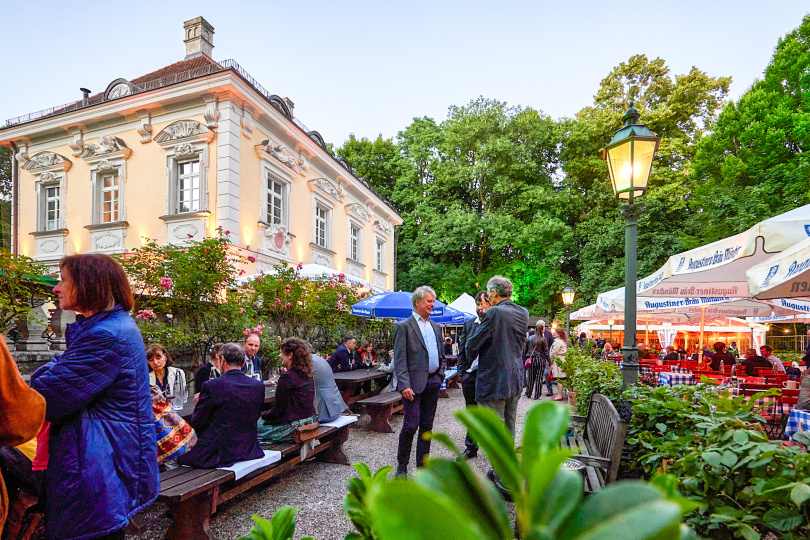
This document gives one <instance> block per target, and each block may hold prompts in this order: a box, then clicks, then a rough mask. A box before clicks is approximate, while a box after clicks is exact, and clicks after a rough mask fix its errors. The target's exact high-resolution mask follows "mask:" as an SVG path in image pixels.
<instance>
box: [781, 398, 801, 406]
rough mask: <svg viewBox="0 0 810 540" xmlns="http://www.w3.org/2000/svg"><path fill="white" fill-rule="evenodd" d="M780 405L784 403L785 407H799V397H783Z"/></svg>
mask: <svg viewBox="0 0 810 540" xmlns="http://www.w3.org/2000/svg"><path fill="white" fill-rule="evenodd" d="M779 403H784V404H785V405H798V404H799V396H781V397H780V398H779Z"/></svg>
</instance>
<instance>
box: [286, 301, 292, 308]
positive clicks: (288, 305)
mask: <svg viewBox="0 0 810 540" xmlns="http://www.w3.org/2000/svg"><path fill="white" fill-rule="evenodd" d="M291 305H292V304H290V303H289V302H287V303H286V304H284V307H285V308H288V307H290V306H291Z"/></svg>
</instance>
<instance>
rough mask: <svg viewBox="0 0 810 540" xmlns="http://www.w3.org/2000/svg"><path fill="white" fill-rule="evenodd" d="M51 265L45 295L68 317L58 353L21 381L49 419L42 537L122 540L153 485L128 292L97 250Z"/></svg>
mask: <svg viewBox="0 0 810 540" xmlns="http://www.w3.org/2000/svg"><path fill="white" fill-rule="evenodd" d="M59 267H60V270H61V276H62V280H61V281H60V282H59V284H58V285H57V286H56V287H54V293H56V294H58V295H59V305H60V306H61V308H62V309H70V310H73V311H75V312H77V314H78V315H77V317H76V322H75V323H73V324H71V325H69V326H68V328H67V331H66V332H65V339H66V341H67V350H66V351H65V352H64V354H62V355H57V356H55V357H54V358H53V360H51V361H50V362H49V363H48V364H46V365H45V366H43V367H42V368H40V369H39V370H37V371H36V372H35V373H34V375H33V376H32V377H31V387H32V388H34V389H36V390H37V391H38V392H39V393H40V394H42V395H43V396H44V397H45V401H46V403H47V410H46V413H45V418H46V420H49V421H50V422H51V432H50V443H49V452H50V459H49V461H48V470H47V474H46V489H47V494H48V495H47V509H46V512H47V529H48V537H49V538H51V539H53V540H57V539H58V540H62V539H84V538H97V539H99V538H100V539H107V538H110V539H123V538H124V527H126V525H127V523H128V522H129V519H130V518H131V517H132V516H133V515H134V514H136V513H138V512H140V511H141V510H142V509H144V508H146V507H147V506H148V505H149V504H151V503H152V502H153V501H154V500H155V499H156V498H157V495H158V491H159V485H160V480H159V476H158V464H157V447H156V445H155V423H154V422H155V419H154V416H153V414H152V404H151V399H150V394H149V374H148V372H147V364H146V354H145V352H144V346H143V339H142V338H141V333H140V331H139V330H138V327H137V326H136V325H135V321H134V320H133V318H132V317H131V316H130V315H129V314H128V312H129V311H130V310H132V307H133V304H134V300H133V297H132V290H131V289H130V286H129V281H128V280H127V276H126V274H125V273H124V269H123V268H122V267H121V265H120V264H118V263H117V262H116V261H115V260H114V259H112V258H111V257H109V256H107V255H71V256H69V257H65V258H64V259H62V261H61V262H60V263H59Z"/></svg>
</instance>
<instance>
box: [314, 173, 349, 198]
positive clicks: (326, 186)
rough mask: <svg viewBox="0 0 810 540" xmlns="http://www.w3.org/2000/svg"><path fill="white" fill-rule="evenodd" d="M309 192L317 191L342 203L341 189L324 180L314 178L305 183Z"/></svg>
mask: <svg viewBox="0 0 810 540" xmlns="http://www.w3.org/2000/svg"><path fill="white" fill-rule="evenodd" d="M307 184H308V185H309V189H310V190H311V191H315V190H318V191H320V192H321V193H324V194H326V195H328V196H329V197H331V198H332V199H334V200H336V201H338V202H343V189H341V187H340V186H337V187H336V186H335V185H334V184H333V183H332V182H330V181H329V180H327V179H326V178H315V179H314V180H310V181H309V182H307Z"/></svg>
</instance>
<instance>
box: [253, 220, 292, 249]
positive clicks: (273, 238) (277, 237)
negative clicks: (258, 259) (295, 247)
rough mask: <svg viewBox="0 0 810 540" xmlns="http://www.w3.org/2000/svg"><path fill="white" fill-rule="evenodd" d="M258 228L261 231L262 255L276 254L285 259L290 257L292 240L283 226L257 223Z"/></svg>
mask: <svg viewBox="0 0 810 540" xmlns="http://www.w3.org/2000/svg"><path fill="white" fill-rule="evenodd" d="M259 228H260V229H262V233H261V236H262V245H261V248H260V249H261V251H262V252H263V253H278V254H281V255H284V256H285V257H288V256H289V255H290V246H291V245H292V240H290V235H289V231H287V228H286V227H285V226H283V225H277V224H268V223H263V222H259Z"/></svg>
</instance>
